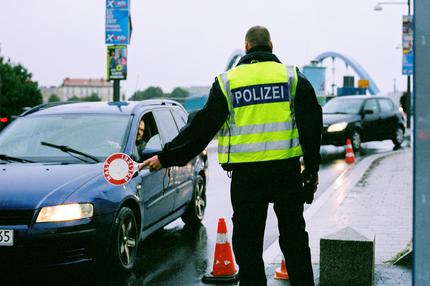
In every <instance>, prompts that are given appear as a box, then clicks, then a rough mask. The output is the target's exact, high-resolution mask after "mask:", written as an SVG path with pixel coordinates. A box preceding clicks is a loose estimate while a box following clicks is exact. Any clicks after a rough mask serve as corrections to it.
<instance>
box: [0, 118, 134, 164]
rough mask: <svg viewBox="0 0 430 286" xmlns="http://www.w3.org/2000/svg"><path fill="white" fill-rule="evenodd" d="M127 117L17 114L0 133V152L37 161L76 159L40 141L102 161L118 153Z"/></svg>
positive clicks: (123, 137)
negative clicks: (67, 148) (20, 115)
mask: <svg viewBox="0 0 430 286" xmlns="http://www.w3.org/2000/svg"><path fill="white" fill-rule="evenodd" d="M129 121H130V117H129V116H124V115H104V114H103V115H98V114H55V115H44V116H28V117H21V118H19V119H17V120H15V122H13V125H11V126H10V128H7V129H5V130H4V131H3V132H2V133H0V154H7V155H9V156H15V157H20V158H26V159H29V160H33V161H40V162H52V161H55V162H70V161H73V162H75V161H78V160H77V159H74V158H73V157H71V156H70V155H68V154H66V153H65V152H62V151H61V150H58V149H55V148H52V147H48V146H44V145H42V144H41V142H47V143H51V144H55V145H60V146H61V145H64V146H68V147H70V148H73V149H76V150H78V151H80V152H83V153H87V154H89V155H91V156H95V157H97V158H98V159H100V160H104V159H105V158H106V157H107V156H109V155H110V154H112V153H116V152H121V150H122V148H123V146H124V145H125V141H126V134H127V130H128V124H129Z"/></svg>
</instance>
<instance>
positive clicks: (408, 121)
mask: <svg viewBox="0 0 430 286" xmlns="http://www.w3.org/2000/svg"><path fill="white" fill-rule="evenodd" d="M382 5H408V16H410V15H411V0H408V1H407V2H378V3H377V4H376V5H375V7H374V8H373V9H374V10H375V11H382ZM406 98H407V107H406V110H405V111H406V127H407V128H410V127H411V76H410V75H407V76H406Z"/></svg>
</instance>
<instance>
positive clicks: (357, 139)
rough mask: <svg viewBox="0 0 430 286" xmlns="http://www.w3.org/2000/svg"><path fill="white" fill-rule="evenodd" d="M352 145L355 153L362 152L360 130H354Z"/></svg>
mask: <svg viewBox="0 0 430 286" xmlns="http://www.w3.org/2000/svg"><path fill="white" fill-rule="evenodd" d="M351 145H352V149H353V150H354V151H355V152H358V151H360V150H361V134H360V132H359V131H358V130H353V131H352V132H351Z"/></svg>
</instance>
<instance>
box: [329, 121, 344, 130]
mask: <svg viewBox="0 0 430 286" xmlns="http://www.w3.org/2000/svg"><path fill="white" fill-rule="evenodd" d="M347 125H348V123H347V122H339V123H335V124H332V125H330V126H329V127H328V128H327V132H339V131H342V130H344V129H345V128H346V126H347Z"/></svg>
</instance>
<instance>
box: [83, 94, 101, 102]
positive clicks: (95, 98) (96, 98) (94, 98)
mask: <svg viewBox="0 0 430 286" xmlns="http://www.w3.org/2000/svg"><path fill="white" fill-rule="evenodd" d="M80 100H82V101H102V99H101V98H100V97H99V96H98V94H97V93H92V94H91V95H90V96H85V97H82V98H80Z"/></svg>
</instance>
